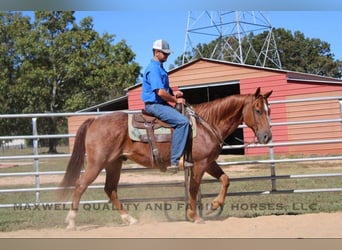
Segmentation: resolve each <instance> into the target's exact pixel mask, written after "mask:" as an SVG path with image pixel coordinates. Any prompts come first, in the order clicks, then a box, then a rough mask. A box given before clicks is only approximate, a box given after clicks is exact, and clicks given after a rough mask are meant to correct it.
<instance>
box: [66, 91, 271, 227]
mask: <svg viewBox="0 0 342 250" xmlns="http://www.w3.org/2000/svg"><path fill="white" fill-rule="evenodd" d="M271 94H272V91H269V92H267V93H265V94H261V91H260V87H259V88H257V89H256V91H255V93H254V94H236V95H231V96H227V97H223V98H220V99H215V100H213V101H210V102H206V103H200V104H196V105H193V106H192V110H193V111H194V112H195V114H196V116H197V117H200V119H197V122H196V123H197V132H196V136H194V138H193V143H192V151H191V152H192V160H193V163H194V165H193V167H192V168H191V170H190V177H189V201H188V202H189V205H188V206H187V208H186V216H187V218H188V220H189V221H191V222H194V223H203V222H204V220H203V218H202V217H201V216H200V215H199V213H198V212H197V208H196V207H197V205H196V204H197V203H196V201H197V194H198V191H199V188H200V183H201V180H202V177H203V175H204V173H208V174H209V175H211V176H213V177H214V178H216V179H217V180H218V181H219V182H220V185H221V186H220V191H219V193H218V195H217V197H215V198H214V200H213V201H212V202H211V205H210V210H211V211H215V210H216V209H218V208H219V207H222V206H223V205H224V203H225V198H226V194H227V191H228V187H229V177H228V175H227V174H226V173H225V172H224V171H223V170H222V169H221V168H220V167H219V165H218V164H217V163H216V160H217V158H218V156H219V154H220V153H221V150H222V145H223V142H224V139H225V138H227V137H228V136H229V135H230V134H232V133H233V132H234V131H235V130H236V129H237V127H238V126H239V125H240V124H241V123H242V122H244V123H245V124H246V125H247V126H248V127H249V128H250V129H252V130H253V132H254V135H255V137H256V139H257V142H259V143H262V144H267V143H268V142H269V141H270V140H271V138H272V133H271V129H270V117H269V116H270V108H269V104H268V98H269V96H270V95H271ZM127 126H128V114H127V112H123V111H122V112H113V113H110V114H105V115H102V116H98V117H96V118H89V119H87V120H86V121H85V122H84V123H83V124H82V125H81V126H80V127H79V129H78V131H77V133H76V137H75V144H74V147H73V151H72V154H71V157H70V160H69V163H68V165H67V168H66V172H65V175H64V177H63V180H62V181H61V183H60V187H62V188H64V189H62V190H64V195H65V194H66V193H68V192H67V191H71V192H73V196H72V204H71V208H70V210H69V212H68V215H67V217H66V220H65V222H66V223H67V224H68V225H67V229H75V219H76V214H77V210H78V207H79V203H80V199H81V196H82V194H83V193H84V192H85V191H86V189H87V187H88V186H89V185H90V184H91V183H92V182H93V181H94V180H95V179H96V177H97V176H98V175H99V173H100V172H101V171H102V170H103V169H105V170H106V171H105V172H106V180H105V186H104V191H105V193H106V194H107V195H108V197H109V199H110V201H111V202H112V204H113V206H114V207H115V208H116V209H117V210H118V212H119V213H120V216H121V219H122V220H123V222H124V223H126V224H128V225H131V224H134V223H137V219H135V218H134V217H132V216H131V215H129V214H128V212H127V210H125V209H124V206H122V204H121V202H120V200H119V197H118V193H117V187H118V182H119V178H120V172H121V168H122V164H123V162H124V161H125V160H127V159H129V160H132V161H134V162H136V163H138V164H139V165H142V166H144V167H147V168H151V167H152V164H151V160H150V157H149V155H150V153H149V151H150V148H149V145H148V143H144V142H138V141H133V140H131V139H130V137H129V135H128V129H127ZM158 144H159V143H157V145H158ZM170 147H171V143H170V142H166V144H165V142H164V143H163V145H162V146H161V145H158V148H159V153H160V156H161V157H162V159H164V161H165V162H169V161H170ZM85 155H86V156H87V164H86V166H85V170H84V173H83V174H82V175H80V172H81V170H82V168H83V165H84V163H85ZM71 186H74V188H71V189H70V187H71ZM67 187H69V188H67ZM69 195H71V194H70V193H69ZM64 198H65V196H64Z"/></svg>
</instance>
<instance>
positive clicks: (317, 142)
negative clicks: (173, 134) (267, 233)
mask: <svg viewBox="0 0 342 250" xmlns="http://www.w3.org/2000/svg"><path fill="white" fill-rule="evenodd" d="M327 100H342V97H340V96H336V97H322V98H307V99H296V100H281V101H273V102H270V105H276V104H284V103H296V102H315V101H327ZM113 112H116V111H113ZM120 112H122V111H120ZM123 112H127V113H136V112H137V111H127V110H125V111H123ZM107 113H112V112H85V113H58V114H52V113H44V114H38V113H37V114H19V115H16V114H7V115H0V119H11V118H31V119H32V135H15V136H0V140H15V139H31V140H33V151H32V155H13V156H12V155H11V156H0V161H15V160H33V166H34V171H33V172H1V171H0V185H1V178H4V177H22V176H32V177H34V187H30V188H6V187H3V188H1V189H0V195H1V194H12V193H26V192H28V193H34V195H35V198H34V200H35V203H27V204H28V205H29V204H31V205H34V204H46V202H44V201H41V196H40V194H41V192H48V191H56V190H58V189H59V187H57V186H51V187H41V184H40V176H47V175H63V174H64V173H65V171H41V170H40V168H39V161H40V160H42V159H52V158H68V157H70V154H57V155H54V154H53V155H52V154H39V151H38V141H39V139H48V138H70V137H74V136H75V134H55V135H40V134H38V132H37V119H38V118H41V117H68V116H89V115H103V114H107ZM330 122H342V119H322V120H308V121H299V122H272V123H271V126H272V127H276V126H284V125H287V126H292V125H301V124H319V123H323V124H324V123H330ZM244 127H246V126H245V125H241V126H239V128H244ZM334 143H342V139H341V138H336V139H330V140H329V139H322V140H317V139H315V140H306V141H300V140H298V141H283V142H270V143H269V144H267V145H259V144H249V145H233V146H224V147H223V148H224V149H235V148H258V147H268V148H269V154H268V158H269V159H261V160H239V161H229V162H218V164H219V165H220V166H224V167H229V166H234V165H250V164H269V165H270V175H267V176H256V177H248V176H247V177H237V178H230V180H231V181H232V182H239V181H265V180H266V181H270V182H271V190H263V191H246V192H229V193H228V195H229V196H240V195H267V194H290V193H307V192H341V191H342V187H333V188H316V189H296V190H295V189H289V190H278V189H277V180H280V179H302V178H330V177H335V178H341V177H342V172H338V173H320V174H289V175H277V174H276V164H280V163H293V162H315V161H336V162H338V161H340V160H342V155H334V156H316V157H297V158H285V159H276V157H275V153H274V148H276V147H284V146H298V145H320V144H334ZM129 171H154V170H148V169H146V168H142V167H137V168H132V167H129V168H127V167H125V166H124V167H123V172H129ZM212 182H217V180H213V179H204V180H203V182H202V183H203V184H207V183H212ZM341 183H342V178H341ZM148 186H150V187H155V186H168V187H184V181H161V182H160V183H139V184H128V183H123V184H119V187H123V188H140V187H148ZM103 187H104V186H103V185H91V186H89V188H90V189H103ZM216 195H217V194H216V193H215V194H201V197H202V198H206V197H214V196H216ZM155 200H158V201H170V200H180V201H184V197H153V198H152V197H151V198H148V199H143V198H140V199H122V201H123V202H132V201H134V202H139V201H155ZM20 203H22V201H17V204H20ZM48 203H49V204H60V203H59V202H48ZM84 203H87V204H94V203H108V200H92V201H82V202H81V204H84ZM64 204H70V202H64ZM14 206H16V204H0V208H11V207H14Z"/></svg>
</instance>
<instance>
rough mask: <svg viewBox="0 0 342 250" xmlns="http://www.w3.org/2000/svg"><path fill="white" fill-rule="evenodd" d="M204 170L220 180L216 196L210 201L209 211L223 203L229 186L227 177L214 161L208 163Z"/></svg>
mask: <svg viewBox="0 0 342 250" xmlns="http://www.w3.org/2000/svg"><path fill="white" fill-rule="evenodd" d="M206 172H207V173H208V174H210V175H211V176H213V177H215V178H216V179H218V180H219V181H220V182H221V188H220V191H219V193H218V195H217V197H216V198H215V199H214V200H213V201H212V202H211V206H210V211H209V213H210V212H213V211H215V210H216V209H218V208H219V207H222V206H223V205H224V202H225V199H226V195H227V191H228V187H229V177H228V176H227V175H226V174H225V173H224V172H223V170H222V169H221V168H220V167H219V166H218V165H217V163H216V162H215V161H214V162H213V163H211V164H210V165H209V167H208V168H207V169H206Z"/></svg>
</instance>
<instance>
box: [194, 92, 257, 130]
mask: <svg viewBox="0 0 342 250" xmlns="http://www.w3.org/2000/svg"><path fill="white" fill-rule="evenodd" d="M248 96H251V95H231V96H227V97H223V98H219V99H215V100H213V101H210V102H205V103H200V104H195V105H192V107H193V109H194V110H195V112H196V113H197V114H198V115H200V116H201V117H202V118H203V119H204V120H206V121H207V122H208V123H210V124H218V123H219V122H220V121H221V120H222V117H225V118H227V117H235V116H236V115H238V113H239V112H241V108H242V107H243V106H244V104H245V100H246V97H248ZM241 118H242V117H241Z"/></svg>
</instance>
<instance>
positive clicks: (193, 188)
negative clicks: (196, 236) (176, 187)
mask: <svg viewBox="0 0 342 250" xmlns="http://www.w3.org/2000/svg"><path fill="white" fill-rule="evenodd" d="M204 172H205V171H204V167H201V165H200V164H198V163H195V164H194V167H193V168H192V169H191V174H190V185H189V206H188V208H187V217H188V219H189V220H190V221H192V222H194V223H204V220H203V219H202V218H201V216H199V215H198V213H197V194H198V190H199V188H200V185H201V180H202V177H203V174H204Z"/></svg>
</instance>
